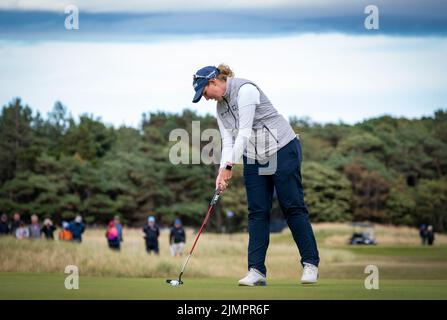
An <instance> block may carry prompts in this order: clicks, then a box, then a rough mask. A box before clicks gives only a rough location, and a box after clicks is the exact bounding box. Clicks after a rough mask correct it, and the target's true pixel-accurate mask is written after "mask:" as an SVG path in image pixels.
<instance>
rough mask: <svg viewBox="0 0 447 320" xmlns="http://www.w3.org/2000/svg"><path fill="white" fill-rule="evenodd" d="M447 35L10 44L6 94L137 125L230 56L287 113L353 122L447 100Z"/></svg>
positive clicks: (4, 97)
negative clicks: (198, 73)
mask: <svg viewBox="0 0 447 320" xmlns="http://www.w3.org/2000/svg"><path fill="white" fill-rule="evenodd" d="M445 56H447V39H445V38H397V37H359V36H347V35H334V34H333V35H311V34H307V35H299V36H290V37H281V38H263V39H205V38H202V39H189V40H188V39H182V40H178V41H165V42H157V43H150V44H131V43H128V44H114V43H52V42H49V43H39V44H35V45H15V44H13V43H4V44H3V45H1V44H0V73H1V74H2V77H1V78H0V88H2V90H1V91H0V102H1V104H2V105H4V104H6V103H7V102H8V101H10V100H11V99H12V98H13V97H15V96H20V97H22V98H23V99H24V101H25V102H27V103H29V105H30V106H31V107H32V108H37V109H38V110H40V111H41V112H43V113H44V114H45V113H46V112H47V111H49V110H50V109H51V108H52V106H53V104H54V102H55V101H56V100H61V101H62V102H63V103H64V104H66V105H67V107H68V108H69V109H70V110H71V111H72V112H73V114H74V115H79V114H81V113H83V112H88V113H93V114H95V115H98V116H101V117H102V118H103V120H105V121H107V122H110V123H113V124H115V125H120V124H122V123H125V124H130V125H137V124H138V122H139V121H140V119H141V114H142V113H143V112H147V111H154V110H157V109H158V110H164V111H172V112H179V111H181V110H182V109H183V108H185V107H193V108H196V109H197V110H199V111H200V112H201V113H205V112H210V113H214V106H215V105H214V103H213V102H206V101H201V102H200V103H199V104H197V105H194V104H192V103H191V99H192V96H193V89H192V85H191V82H192V74H193V73H194V72H195V71H196V70H197V69H198V68H200V67H202V66H205V65H211V64H213V65H216V64H218V63H220V62H225V63H228V64H229V65H230V66H231V67H232V68H233V69H234V70H235V72H236V76H239V77H244V78H248V79H251V80H253V81H255V82H256V83H258V84H259V85H260V86H261V88H263V90H264V91H265V93H266V94H267V95H268V96H269V98H270V99H271V100H272V101H273V102H274V104H275V106H276V107H277V109H278V110H279V111H280V112H281V113H282V114H284V115H285V116H286V117H288V116H291V115H296V116H299V117H300V116H310V117H312V118H313V119H314V120H316V121H325V122H326V121H338V120H339V119H342V120H344V121H347V122H354V121H359V120H362V119H363V118H365V117H372V116H377V115H381V114H384V113H389V114H393V115H405V116H408V117H414V116H420V115H422V114H431V113H432V112H433V110H435V109H437V108H441V107H444V108H446V107H447V105H445V103H446V101H447V78H446V77H445V74H447V65H446V64H445Z"/></svg>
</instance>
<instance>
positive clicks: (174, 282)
mask: <svg viewBox="0 0 447 320" xmlns="http://www.w3.org/2000/svg"><path fill="white" fill-rule="evenodd" d="M219 196H220V189H216V191H215V192H214V195H213V198H212V199H211V202H210V206H209V208H208V212H207V213H206V216H205V219H204V220H203V223H202V227H200V230H199V232H198V233H197V236H196V239H195V240H194V244H193V245H192V248H191V250H190V251H189V254H188V257H186V260H185V262H184V263H183V266H182V270H181V271H180V275H179V276H178V280H175V279H166V282H167V283H168V284H170V285H171V286H174V287H175V286H179V285H181V284H183V281H182V276H183V272H185V268H186V265H187V264H188V262H189V259H190V258H191V256H192V253H193V251H194V248H195V247H196V243H197V240H199V237H200V234H201V233H202V230H203V227H204V226H205V224H206V222H207V221H208V218H209V217H210V215H211V212H213V209H214V207H215V206H216V203H217V200H219Z"/></svg>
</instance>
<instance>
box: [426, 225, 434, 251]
mask: <svg viewBox="0 0 447 320" xmlns="http://www.w3.org/2000/svg"><path fill="white" fill-rule="evenodd" d="M434 241H435V232H434V231H433V226H428V227H427V242H428V245H429V246H432V245H433V242H434Z"/></svg>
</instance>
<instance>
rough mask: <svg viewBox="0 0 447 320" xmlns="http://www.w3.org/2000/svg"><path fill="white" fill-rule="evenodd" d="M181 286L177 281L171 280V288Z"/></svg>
mask: <svg viewBox="0 0 447 320" xmlns="http://www.w3.org/2000/svg"><path fill="white" fill-rule="evenodd" d="M179 284H180V283H179V282H178V281H177V280H171V286H178V285H179Z"/></svg>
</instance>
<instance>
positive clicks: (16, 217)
mask: <svg viewBox="0 0 447 320" xmlns="http://www.w3.org/2000/svg"><path fill="white" fill-rule="evenodd" d="M19 220H20V214H18V213H14V221H19Z"/></svg>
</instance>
